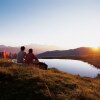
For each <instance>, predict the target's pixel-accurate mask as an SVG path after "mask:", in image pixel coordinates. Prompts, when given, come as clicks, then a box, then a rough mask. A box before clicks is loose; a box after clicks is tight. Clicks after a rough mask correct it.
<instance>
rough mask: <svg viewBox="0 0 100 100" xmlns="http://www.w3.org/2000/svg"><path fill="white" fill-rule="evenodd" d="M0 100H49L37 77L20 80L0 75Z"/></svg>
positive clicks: (43, 86)
mask: <svg viewBox="0 0 100 100" xmlns="http://www.w3.org/2000/svg"><path fill="white" fill-rule="evenodd" d="M0 100H50V96H49V94H48V92H47V91H46V87H45V85H44V84H43V82H42V80H41V79H40V78H39V77H36V78H33V79H28V80H21V79H15V78H14V77H12V76H11V75H4V74H3V73H0Z"/></svg>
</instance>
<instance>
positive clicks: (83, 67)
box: [39, 59, 100, 78]
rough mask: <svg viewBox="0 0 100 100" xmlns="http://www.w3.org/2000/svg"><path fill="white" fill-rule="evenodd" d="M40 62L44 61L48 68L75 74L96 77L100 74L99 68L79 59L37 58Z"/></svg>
mask: <svg viewBox="0 0 100 100" xmlns="http://www.w3.org/2000/svg"><path fill="white" fill-rule="evenodd" d="M39 61H41V62H45V63H46V64H47V65H48V67H49V68H57V69H59V70H61V71H64V72H68V73H71V74H76V75H80V76H87V77H92V78H94V77H96V76H97V74H100V69H97V68H96V67H94V66H93V65H90V64H88V63H86V62H83V61H79V60H69V59H39Z"/></svg>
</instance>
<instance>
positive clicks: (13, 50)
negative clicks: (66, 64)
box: [0, 44, 61, 54]
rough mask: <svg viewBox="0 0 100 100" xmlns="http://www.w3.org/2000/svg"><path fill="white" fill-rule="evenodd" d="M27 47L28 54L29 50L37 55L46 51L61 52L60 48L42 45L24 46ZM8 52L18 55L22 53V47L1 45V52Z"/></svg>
mask: <svg viewBox="0 0 100 100" xmlns="http://www.w3.org/2000/svg"><path fill="white" fill-rule="evenodd" d="M24 46H25V47H26V50H25V51H26V52H28V49H29V48H32V49H33V51H34V53H35V54H39V53H43V52H45V51H48V50H50V51H52V50H61V48H60V47H56V46H51V45H41V44H29V45H24ZM3 50H6V52H7V53H10V52H11V53H18V52H19V51H20V47H12V46H6V45H0V52H2V51H3Z"/></svg>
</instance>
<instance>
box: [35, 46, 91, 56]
mask: <svg viewBox="0 0 100 100" xmlns="http://www.w3.org/2000/svg"><path fill="white" fill-rule="evenodd" d="M88 54H93V49H92V48H91V47H80V48H76V49H69V50H54V51H46V52H44V53H40V54H38V55H37V56H38V57H61V56H77V55H88Z"/></svg>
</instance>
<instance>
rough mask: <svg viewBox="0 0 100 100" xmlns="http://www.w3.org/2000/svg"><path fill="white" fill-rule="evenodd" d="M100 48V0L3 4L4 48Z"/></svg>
mask: <svg viewBox="0 0 100 100" xmlns="http://www.w3.org/2000/svg"><path fill="white" fill-rule="evenodd" d="M30 43H35V44H47V45H56V46H61V47H65V48H76V47H80V46H99V45H100V0H0V44H5V45H10V46H19V45H24V44H30Z"/></svg>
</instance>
